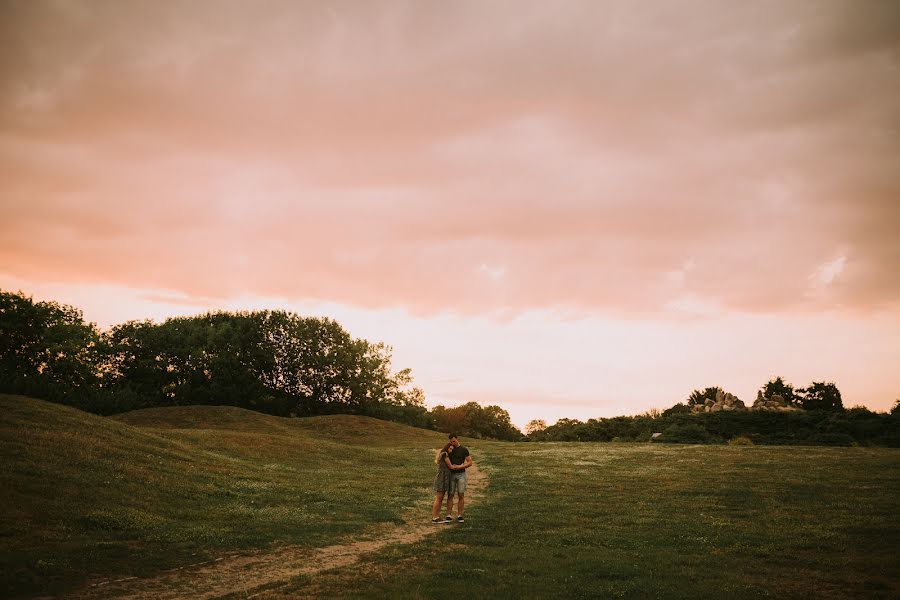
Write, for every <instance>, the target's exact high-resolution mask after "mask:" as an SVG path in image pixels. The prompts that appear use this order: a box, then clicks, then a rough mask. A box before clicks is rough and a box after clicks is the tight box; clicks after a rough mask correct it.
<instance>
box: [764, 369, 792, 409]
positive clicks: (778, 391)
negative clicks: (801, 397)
mask: <svg viewBox="0 0 900 600" xmlns="http://www.w3.org/2000/svg"><path fill="white" fill-rule="evenodd" d="M760 391H762V393H763V396H764V397H766V398H771V397H772V396H775V395H778V396H781V397H782V398H784V401H785V402H787V403H788V404H789V405H791V406H794V405H796V404H797V397H796V395H795V394H794V386H792V385H791V384H789V383H785V381H784V378H782V377H781V376H778V377H775V378H774V379H771V380H770V381H768V382H767V383H766V384H765V385H764V386H762V387H761V388H760Z"/></svg>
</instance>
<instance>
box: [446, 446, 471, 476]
mask: <svg viewBox="0 0 900 600" xmlns="http://www.w3.org/2000/svg"><path fill="white" fill-rule="evenodd" d="M467 456H469V449H468V448H466V447H465V446H459V447H458V448H454V449H453V452H452V453H450V462H451V463H453V464H454V465H461V464H463V463H464V462H466V457H467ZM450 472H451V473H465V471H464V470H456V469H453V470H451V471H450Z"/></svg>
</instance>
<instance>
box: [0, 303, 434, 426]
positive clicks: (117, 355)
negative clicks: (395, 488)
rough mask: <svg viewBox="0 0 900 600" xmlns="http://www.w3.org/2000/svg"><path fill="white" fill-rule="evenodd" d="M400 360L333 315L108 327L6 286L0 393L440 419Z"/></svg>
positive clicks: (100, 409)
mask: <svg viewBox="0 0 900 600" xmlns="http://www.w3.org/2000/svg"><path fill="white" fill-rule="evenodd" d="M391 360H392V357H391V348H390V347H389V346H386V345H385V344H382V343H377V344H373V343H370V342H368V341H367V340H363V339H354V338H353V337H351V336H350V334H349V333H348V332H347V331H346V330H344V329H343V327H341V325H340V324H339V323H337V322H336V321H334V320H331V319H327V318H307V317H301V316H299V315H296V314H294V313H289V312H285V311H257V312H249V313H247V312H240V313H229V312H218V313H208V314H205V315H200V316H195V317H180V318H173V319H167V320H166V321H164V322H163V323H158V324H157V323H154V322H152V321H129V322H126V323H122V324H120V325H116V326H114V327H113V328H112V329H110V330H109V331H107V332H104V333H100V332H99V331H98V330H97V328H96V327H95V326H94V325H93V324H90V323H85V322H84V320H83V318H82V314H81V312H80V311H79V310H77V309H75V308H73V307H71V306H66V305H61V304H57V303H55V302H34V301H32V300H31V299H30V298H27V297H25V296H24V295H22V294H21V293H19V294H14V293H8V292H2V291H0V391H5V392H14V393H26V394H30V395H33V396H37V397H42V398H46V399H48V400H53V401H56V402H62V403H66V404H71V405H73V406H77V407H78V408H81V409H84V410H88V411H91V412H96V413H99V414H112V413H116V412H122V411H126V410H131V409H135V408H145V407H153V406H183V405H193V404H204V405H230V406H239V407H242V408H249V409H254V410H257V411H260V412H264V413H268V414H273V415H282V416H291V415H293V416H300V415H317V414H329V413H351V414H365V415H373V416H379V417H381V418H388V419H392V420H399V421H402V422H406V423H410V424H414V425H417V426H422V427H428V426H431V425H432V420H431V418H430V415H429V414H428V411H427V409H426V408H425V396H424V393H423V392H422V390H421V389H419V388H416V387H413V386H412V380H413V378H412V375H411V372H410V370H409V369H402V370H400V371H397V372H393V370H392V365H391Z"/></svg>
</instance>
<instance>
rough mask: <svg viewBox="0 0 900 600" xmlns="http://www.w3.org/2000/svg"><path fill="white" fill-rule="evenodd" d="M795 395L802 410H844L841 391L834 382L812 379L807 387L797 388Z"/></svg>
mask: <svg viewBox="0 0 900 600" xmlns="http://www.w3.org/2000/svg"><path fill="white" fill-rule="evenodd" d="M796 395H797V398H798V400H799V402H800V406H802V407H803V409H804V410H831V411H841V410H844V403H843V401H842V400H841V391H840V390H839V389H838V388H837V386H836V385H835V384H834V383H830V382H829V383H825V382H824V381H814V382H812V383H811V384H809V387H806V388H800V389H799V390H797V394H796Z"/></svg>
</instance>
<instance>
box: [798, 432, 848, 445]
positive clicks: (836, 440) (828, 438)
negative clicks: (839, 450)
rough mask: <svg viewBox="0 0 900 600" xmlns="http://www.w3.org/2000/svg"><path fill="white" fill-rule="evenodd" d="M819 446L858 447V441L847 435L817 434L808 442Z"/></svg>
mask: <svg viewBox="0 0 900 600" xmlns="http://www.w3.org/2000/svg"><path fill="white" fill-rule="evenodd" d="M807 442H808V443H810V444H815V445H817V446H857V445H858V444H857V443H856V440H854V439H853V438H852V437H850V436H849V435H847V434H846V433H817V434H815V435H812V436H810V437H809V439H808V440H807Z"/></svg>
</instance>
